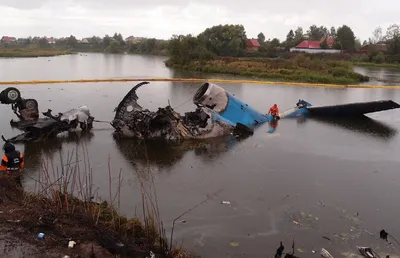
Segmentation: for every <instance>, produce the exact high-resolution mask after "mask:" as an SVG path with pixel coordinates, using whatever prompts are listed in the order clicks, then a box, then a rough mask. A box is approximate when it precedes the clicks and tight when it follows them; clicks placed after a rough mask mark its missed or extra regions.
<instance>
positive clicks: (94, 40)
mask: <svg viewBox="0 0 400 258" xmlns="http://www.w3.org/2000/svg"><path fill="white" fill-rule="evenodd" d="M89 43H91V44H100V43H101V38H100V37H97V36H93V37H91V38H89Z"/></svg>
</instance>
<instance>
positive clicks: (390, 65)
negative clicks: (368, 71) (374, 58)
mask: <svg viewBox="0 0 400 258" xmlns="http://www.w3.org/2000/svg"><path fill="white" fill-rule="evenodd" d="M352 64H353V65H355V66H362V67H382V68H399V69H400V64H389V63H372V62H352Z"/></svg>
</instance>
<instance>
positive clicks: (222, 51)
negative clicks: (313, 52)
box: [167, 24, 400, 65]
mask: <svg viewBox="0 0 400 258" xmlns="http://www.w3.org/2000/svg"><path fill="white" fill-rule="evenodd" d="M329 38H332V39H334V41H333V42H334V44H333V45H332V46H331V47H332V48H334V49H340V50H349V51H354V50H359V49H360V48H361V46H362V45H366V44H369V43H371V44H376V43H385V44H387V46H388V51H387V54H388V55H392V56H397V59H393V60H397V62H400V25H397V24H393V25H391V26H390V27H389V28H388V29H387V30H386V33H385V34H383V32H382V29H381V28H377V29H375V30H374V32H373V37H371V38H369V39H368V41H364V42H363V44H361V43H360V40H359V39H357V38H356V36H355V34H354V32H353V30H352V29H351V28H350V27H349V26H347V25H343V26H340V27H338V28H337V29H336V28H335V27H331V28H330V29H328V28H327V27H325V26H317V25H312V26H310V27H309V29H308V30H307V31H306V32H304V31H303V28H302V27H298V28H297V29H296V30H290V31H289V33H288V34H287V36H286V40H285V41H283V42H281V41H280V40H279V39H277V38H273V39H268V40H267V39H266V38H265V35H264V34H263V33H262V32H261V33H259V34H258V36H257V40H258V42H259V43H260V47H259V48H258V54H259V55H263V56H270V57H276V53H277V52H278V51H282V52H283V51H288V50H289V49H290V48H292V47H295V46H297V45H298V44H300V43H301V42H302V41H304V40H316V41H320V45H321V48H328V47H330V46H328V42H327V39H329ZM321 40H322V41H321ZM246 41H247V36H246V31H245V28H244V27H243V25H218V26H213V27H211V28H207V29H206V30H205V31H203V32H202V33H200V34H199V35H198V36H193V35H191V34H189V35H173V37H172V38H171V39H170V42H169V47H168V49H169V55H170V59H169V60H168V61H167V65H187V64H189V63H190V62H192V61H194V60H196V61H200V62H202V61H206V60H210V59H212V58H214V57H215V56H231V57H242V56H245V53H246ZM253 54H254V53H253ZM256 55H257V54H256ZM366 61H368V60H366Z"/></svg>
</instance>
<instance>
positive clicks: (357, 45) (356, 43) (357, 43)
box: [354, 39, 361, 50]
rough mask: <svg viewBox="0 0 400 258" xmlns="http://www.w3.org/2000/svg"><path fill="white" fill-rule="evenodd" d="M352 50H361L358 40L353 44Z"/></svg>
mask: <svg viewBox="0 0 400 258" xmlns="http://www.w3.org/2000/svg"><path fill="white" fill-rule="evenodd" d="M354 48H355V50H360V48H361V41H360V39H356V41H355V42H354Z"/></svg>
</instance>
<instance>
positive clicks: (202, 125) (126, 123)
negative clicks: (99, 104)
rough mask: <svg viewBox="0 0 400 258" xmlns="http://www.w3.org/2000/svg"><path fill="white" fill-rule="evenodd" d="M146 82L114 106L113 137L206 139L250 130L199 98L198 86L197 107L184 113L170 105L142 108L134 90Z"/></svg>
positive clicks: (247, 133)
mask: <svg viewBox="0 0 400 258" xmlns="http://www.w3.org/2000/svg"><path fill="white" fill-rule="evenodd" d="M145 84H148V82H142V83H139V84H137V85H136V86H135V87H133V88H132V89H131V90H130V91H129V92H128V94H127V95H126V96H125V97H124V98H123V100H122V101H121V102H120V104H119V105H118V107H117V108H116V109H115V111H116V114H115V117H114V119H113V121H112V123H111V125H112V126H113V127H114V128H115V133H114V135H115V136H116V137H128V138H138V139H157V138H161V139H165V140H171V141H182V140H185V139H206V138H212V137H218V136H224V135H229V134H235V135H237V136H246V135H251V134H253V130H252V129H251V128H249V127H247V126H245V125H243V124H241V123H237V124H236V125H235V124H234V123H232V122H231V121H229V120H227V119H224V118H223V117H222V116H220V115H219V114H218V113H217V112H215V110H213V108H214V107H215V106H216V105H217V104H218V103H217V104H214V106H213V107H212V106H209V105H204V104H202V103H201V102H200V101H198V99H196V98H198V95H199V94H201V92H200V91H202V90H203V89H202V88H200V89H199V91H198V93H197V94H196V95H195V97H194V103H195V104H196V106H197V108H196V110H195V111H192V112H187V113H185V114H184V115H183V116H182V115H180V114H179V113H177V112H176V111H175V110H174V109H173V108H172V107H171V106H170V105H168V106H166V107H164V108H159V109H158V110H157V111H155V112H154V111H150V110H148V109H143V108H142V107H141V106H140V105H139V104H138V103H137V101H138V99H139V97H138V96H137V94H136V91H137V89H138V88H139V87H141V86H143V85H145Z"/></svg>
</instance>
